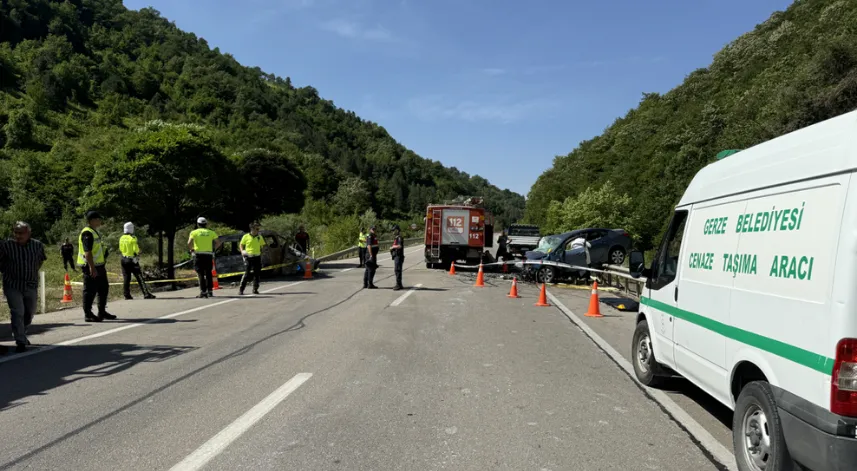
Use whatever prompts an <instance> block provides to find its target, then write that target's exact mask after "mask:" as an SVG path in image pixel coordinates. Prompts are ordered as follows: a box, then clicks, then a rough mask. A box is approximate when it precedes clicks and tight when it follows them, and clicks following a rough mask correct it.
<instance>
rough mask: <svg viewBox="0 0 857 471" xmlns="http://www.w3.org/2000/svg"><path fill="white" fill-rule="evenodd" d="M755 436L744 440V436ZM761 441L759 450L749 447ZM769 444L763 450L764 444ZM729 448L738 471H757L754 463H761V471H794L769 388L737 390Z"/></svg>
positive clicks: (754, 386) (762, 383)
mask: <svg viewBox="0 0 857 471" xmlns="http://www.w3.org/2000/svg"><path fill="white" fill-rule="evenodd" d="M754 431H755V432H757V433H758V435H755V436H748V435H747V434H748V432H749V433H752V432H754ZM755 440H761V444H760V446H762V449H761V450H756V451H752V450H751V448H750V446H752V445H754V441H755ZM766 441H767V442H769V444H770V445H769V447H767V450H765V447H764V445H763V444H764V442H766ZM732 448H733V452H734V453H735V461H736V462H737V464H738V469H739V471H758V470H759V469H761V468H760V467H758V466H757V465H755V464H753V462H754V458H755V459H765V462H766V464H767V466H766V468H765V471H795V470H796V469H797V468H796V467H795V462H794V460H792V458H791V456H790V455H789V450H788V448H787V447H786V440H785V438H784V436H783V425H782V422H781V421H780V415H779V413H778V412H777V403H776V400H775V399H774V393H773V391H772V390H771V386H770V385H769V384H768V383H767V382H765V381H753V382H751V383H749V384H747V385H746V386H744V389H742V390H741V393H740V394H739V395H738V401H737V402H736V404H735V414H734V416H733V418H732Z"/></svg>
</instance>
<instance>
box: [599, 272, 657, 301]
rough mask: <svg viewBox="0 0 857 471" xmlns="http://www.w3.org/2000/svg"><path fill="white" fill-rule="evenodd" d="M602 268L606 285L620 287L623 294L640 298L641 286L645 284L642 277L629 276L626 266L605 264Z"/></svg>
mask: <svg viewBox="0 0 857 471" xmlns="http://www.w3.org/2000/svg"><path fill="white" fill-rule="evenodd" d="M604 268H605V270H604V272H603V273H602V275H603V276H604V282H605V283H607V285H609V286H613V287H615V288H620V289H622V290H623V291H624V292H625V294H627V295H629V296H633V297H635V298H637V299H640V295H641V294H643V286H645V284H646V280H645V279H644V278H633V277H631V275H630V272H629V271H628V268H627V267H622V266H618V265H605V266H604ZM632 287H633V288H632Z"/></svg>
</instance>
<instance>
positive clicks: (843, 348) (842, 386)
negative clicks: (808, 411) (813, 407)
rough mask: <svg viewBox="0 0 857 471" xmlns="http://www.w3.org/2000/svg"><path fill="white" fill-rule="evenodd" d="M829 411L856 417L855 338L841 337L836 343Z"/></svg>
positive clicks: (856, 370)
mask: <svg viewBox="0 0 857 471" xmlns="http://www.w3.org/2000/svg"><path fill="white" fill-rule="evenodd" d="M830 411H831V412H833V413H834V414H839V415H844V416H847V417H857V339H842V340H840V341H839V344H837V345H836V361H835V362H834V363H833V378H831V383H830Z"/></svg>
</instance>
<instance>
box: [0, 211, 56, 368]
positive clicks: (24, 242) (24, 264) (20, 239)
mask: <svg viewBox="0 0 857 471" xmlns="http://www.w3.org/2000/svg"><path fill="white" fill-rule="evenodd" d="M12 231H13V233H14V235H15V238H14V239H13V240H4V241H3V242H0V271H2V272H3V293H4V294H5V295H6V302H7V303H8V304H9V313H10V314H11V319H10V321H11V324H12V336H13V337H14V338H15V345H16V348H15V351H16V352H18V353H22V352H25V351H27V346H28V345H30V341H29V340H28V339H27V327H29V326H30V323H32V322H33V316H35V315H36V303H37V299H38V297H39V270H40V269H41V268H42V264H43V263H44V262H45V260H47V257H46V256H45V246H44V245H42V243H41V242H39V241H38V240H36V239H32V238H31V237H30V235H31V230H30V225H29V224H27V223H26V222H23V221H18V222H16V223H15V226H14V228H13V229H12ZM0 353H6V347H2V348H0Z"/></svg>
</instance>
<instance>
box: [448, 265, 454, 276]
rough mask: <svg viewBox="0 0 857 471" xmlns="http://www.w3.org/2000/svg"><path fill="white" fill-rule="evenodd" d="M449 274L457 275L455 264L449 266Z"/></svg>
mask: <svg viewBox="0 0 857 471" xmlns="http://www.w3.org/2000/svg"><path fill="white" fill-rule="evenodd" d="M449 274H450V275H455V262H452V263H451V264H450V265H449Z"/></svg>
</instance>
